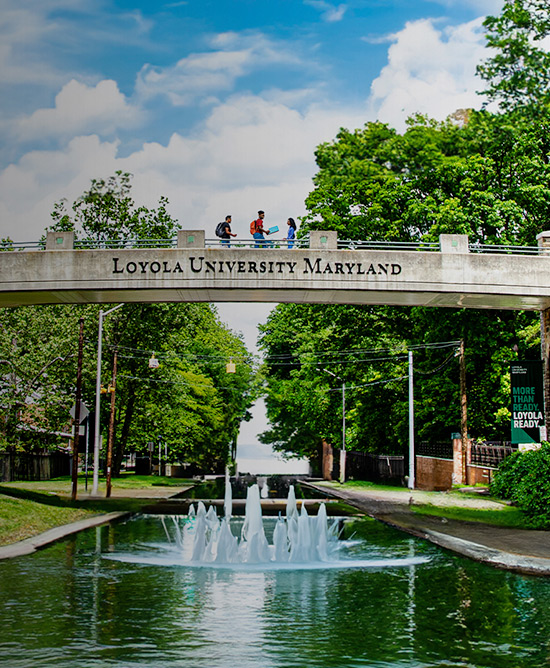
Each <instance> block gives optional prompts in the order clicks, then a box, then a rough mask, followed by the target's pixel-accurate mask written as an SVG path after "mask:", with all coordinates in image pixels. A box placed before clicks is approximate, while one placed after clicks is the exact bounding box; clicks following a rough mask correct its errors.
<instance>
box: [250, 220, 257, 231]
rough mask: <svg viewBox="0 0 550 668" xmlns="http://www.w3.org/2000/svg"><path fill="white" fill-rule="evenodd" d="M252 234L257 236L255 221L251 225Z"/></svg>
mask: <svg viewBox="0 0 550 668" xmlns="http://www.w3.org/2000/svg"><path fill="white" fill-rule="evenodd" d="M250 234H256V221H255V220H253V221H252V222H251V223H250Z"/></svg>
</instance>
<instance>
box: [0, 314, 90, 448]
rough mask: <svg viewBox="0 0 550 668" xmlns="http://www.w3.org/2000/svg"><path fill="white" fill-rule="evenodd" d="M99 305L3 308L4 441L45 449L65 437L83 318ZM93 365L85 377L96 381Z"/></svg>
mask: <svg viewBox="0 0 550 668" xmlns="http://www.w3.org/2000/svg"><path fill="white" fill-rule="evenodd" d="M97 310H98V309H97V307H95V306H86V307H82V306H73V305H62V306H27V307H21V308H5V309H1V311H2V317H1V319H0V393H1V395H2V408H1V411H0V447H3V448H10V449H12V450H13V449H16V448H25V449H28V448H31V449H40V448H42V447H45V446H48V445H52V446H53V445H59V444H60V443H63V442H65V443H66V439H64V438H63V437H62V436H60V435H59V434H58V435H56V432H67V431H68V427H69V424H70V416H69V409H70V407H71V406H72V404H73V403H74V396H75V384H76V366H77V352H78V333H79V324H78V323H79V319H80V317H81V315H84V316H85V318H86V320H87V321H88V322H90V320H92V321H93V320H94V319H95V318H96V317H97ZM90 372H91V369H89V368H87V369H86V370H85V376H84V377H85V380H86V381H87V382H89V383H90V382H91V375H90Z"/></svg>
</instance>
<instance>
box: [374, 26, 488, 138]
mask: <svg viewBox="0 0 550 668" xmlns="http://www.w3.org/2000/svg"><path fill="white" fill-rule="evenodd" d="M481 23H482V19H481V18H480V19H476V20H475V21H471V22H468V23H464V24H461V25H459V26H454V27H449V28H445V29H443V30H438V29H437V28H436V27H435V25H434V22H433V21H432V20H430V19H422V20H419V21H414V22H410V23H407V24H406V26H405V28H404V29H403V30H401V31H400V32H398V33H396V34H395V35H394V43H393V44H392V45H391V46H390V48H389V50H388V64H387V65H386V66H385V67H384V68H383V69H382V71H381V72H380V75H379V76H378V77H377V78H376V79H375V80H374V81H373V83H372V86H371V100H370V109H371V113H372V114H373V115H374V116H376V117H377V118H379V119H380V120H383V121H385V122H388V123H390V125H393V126H394V127H397V128H398V129H403V127H404V121H405V119H406V118H407V116H409V115H411V114H413V113H415V112H421V113H426V114H428V115H429V116H431V117H434V118H439V119H442V118H445V117H446V116H447V115H448V114H450V113H452V112H453V111H455V110H456V109H459V108H465V107H473V108H479V107H480V105H481V101H482V100H481V98H480V97H479V96H478V95H476V93H475V91H476V90H481V89H482V88H483V82H482V81H481V80H480V79H478V78H477V77H476V76H475V68H476V65H477V64H478V63H479V62H480V60H482V59H483V58H484V57H486V56H487V51H486V49H485V46H484V38H483V32H482V26H481Z"/></svg>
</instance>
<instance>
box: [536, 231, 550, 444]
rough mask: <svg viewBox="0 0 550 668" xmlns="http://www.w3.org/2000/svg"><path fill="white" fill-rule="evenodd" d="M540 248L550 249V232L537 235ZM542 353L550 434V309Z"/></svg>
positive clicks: (543, 317)
mask: <svg viewBox="0 0 550 668" xmlns="http://www.w3.org/2000/svg"><path fill="white" fill-rule="evenodd" d="M537 241H538V245H539V248H544V249H547V250H550V232H549V231H546V232H541V233H540V234H538V235H537ZM540 354H541V359H542V369H543V387H544V421H545V426H546V433H547V434H550V309H545V310H544V311H541V312H540Z"/></svg>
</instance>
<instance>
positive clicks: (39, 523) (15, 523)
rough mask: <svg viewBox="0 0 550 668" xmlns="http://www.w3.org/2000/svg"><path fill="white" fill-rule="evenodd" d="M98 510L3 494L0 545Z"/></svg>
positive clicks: (14, 541)
mask: <svg viewBox="0 0 550 668" xmlns="http://www.w3.org/2000/svg"><path fill="white" fill-rule="evenodd" d="M93 515H97V512H95V511H92V510H87V509H84V508H60V507H55V506H51V505H45V504H43V503H37V502H36V501H30V500H28V499H18V498H14V497H10V496H7V495H5V494H0V545H9V544H10V543H16V542H17V541H20V540H24V539H25V538H30V537H31V536H36V535H37V534H39V533H42V532H43V531H47V530H48V529H53V528H54V527H57V526H60V525H61V524H70V523H71V522H76V521H78V520H81V519H84V518H85V517H91V516H93Z"/></svg>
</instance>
